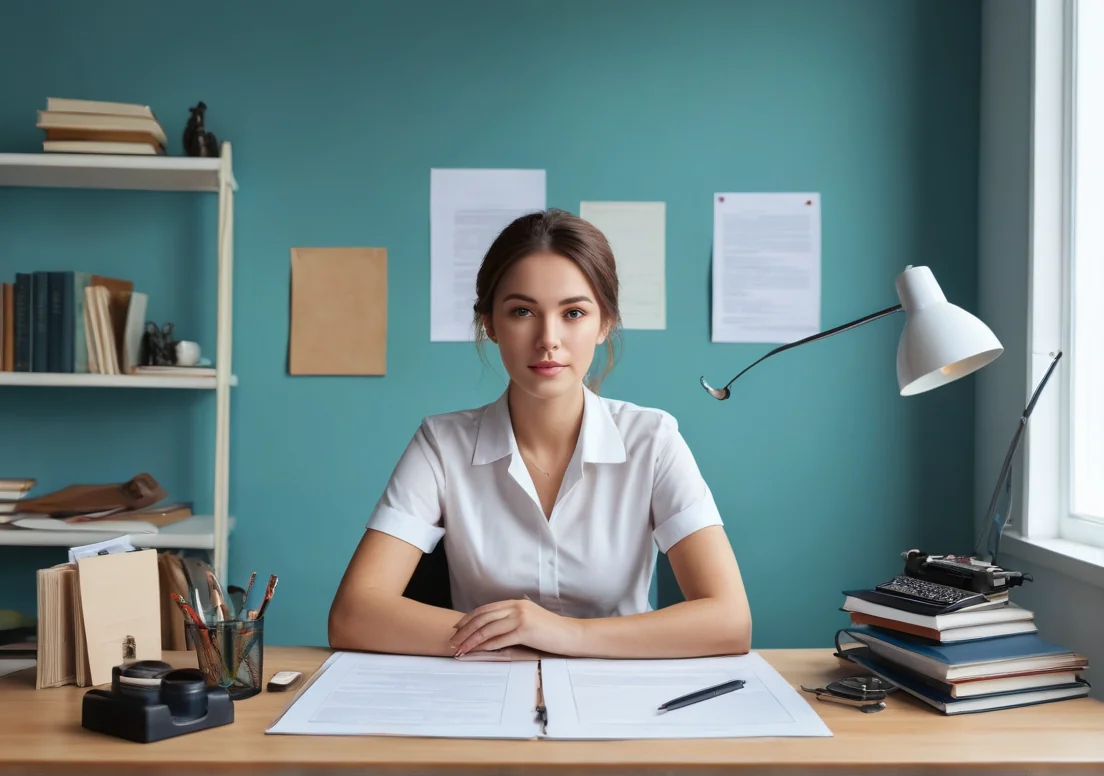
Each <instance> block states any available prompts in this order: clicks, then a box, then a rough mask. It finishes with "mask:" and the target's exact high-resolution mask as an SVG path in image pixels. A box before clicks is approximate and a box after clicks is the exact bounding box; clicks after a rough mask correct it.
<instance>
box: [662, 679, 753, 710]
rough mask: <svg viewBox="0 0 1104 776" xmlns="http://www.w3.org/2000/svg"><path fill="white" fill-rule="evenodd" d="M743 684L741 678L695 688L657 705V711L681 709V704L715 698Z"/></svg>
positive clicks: (687, 704)
mask: <svg viewBox="0 0 1104 776" xmlns="http://www.w3.org/2000/svg"><path fill="white" fill-rule="evenodd" d="M743 686H744V680H743V679H733V680H732V681H731V682H723V683H721V684H718V685H715V686H713V687H706V688H705V689H704V690H697V691H695V692H692V693H690V694H688V695H680V696H679V697H677V698H673V699H672V700H669V701H667V702H666V703H664V704H662V705H661V706H660V707H659V711H672V710H674V709H681V708H682V707H683V706H689V705H690V704H691V703H698V702H700V701H706V700H709V699H710V698H716V697H717V696H718V695H724V694H725V693H727V692H732V691H733V690H739V689H740V688H741V687H743Z"/></svg>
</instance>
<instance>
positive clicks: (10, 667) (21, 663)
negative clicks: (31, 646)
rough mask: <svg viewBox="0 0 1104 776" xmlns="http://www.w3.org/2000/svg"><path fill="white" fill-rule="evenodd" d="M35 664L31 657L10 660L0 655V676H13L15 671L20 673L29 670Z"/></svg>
mask: <svg viewBox="0 0 1104 776" xmlns="http://www.w3.org/2000/svg"><path fill="white" fill-rule="evenodd" d="M35 662H36V661H35V659H34V658H33V657H31V658H11V657H3V656H2V655H0V676H7V675H8V674H14V673H15V672H16V671H22V670H23V669H24V668H30V667H31V666H33V665H34V664H35Z"/></svg>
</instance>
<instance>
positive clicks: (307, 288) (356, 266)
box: [288, 248, 387, 375]
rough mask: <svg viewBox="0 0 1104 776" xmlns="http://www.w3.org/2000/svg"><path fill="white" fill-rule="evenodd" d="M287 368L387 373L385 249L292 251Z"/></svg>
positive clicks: (318, 372) (309, 371)
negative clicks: (289, 338) (289, 336)
mask: <svg viewBox="0 0 1104 776" xmlns="http://www.w3.org/2000/svg"><path fill="white" fill-rule="evenodd" d="M288 369H289V371H290V373H291V374H293V375H382V374H386V372H387V249H386V248H292V249H291V342H290V343H289V353H288Z"/></svg>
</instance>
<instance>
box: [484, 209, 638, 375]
mask: <svg viewBox="0 0 1104 776" xmlns="http://www.w3.org/2000/svg"><path fill="white" fill-rule="evenodd" d="M544 252H547V253H554V254H556V255H558V256H563V257H564V258H566V259H569V260H570V261H572V262H574V263H575V266H577V267H578V268H579V269H580V270H581V271H582V273H583V275H585V276H586V279H587V281H589V283H590V285H591V287H592V288H593V289H594V293H595V294H596V295H597V297H598V298H597V300H596V301H597V304H598V309H599V310H600V311H601V313H602V323H603V324H605V325H608V326H609V334H608V335H607V337H606V350H607V358H606V364H605V368H604V369H603V370H602V374H601V376H599V377H598V378H597V379H593V378H590V379H588V380H587V383H588V385H589V386H590V388H592V389H593V390H595V391H597V390H598V387H599V385H600V384H601V382H602V380H604V379H605V377H606V375H608V374H609V372H610V370H611V369H612V368H613V362H614V358H615V353H616V351H615V349H614V344H613V340H614V336H615V335H619V333H620V328H621V311H620V309H619V308H618V306H617V295H618V291H619V282H618V279H617V263H616V261H615V260H614V258H613V250H612V249H611V248H610V246H609V242H608V241H607V240H606V236H605V235H604V234H602V232H601V231H600V230H599V229H598V228H597V227H596V226H594V225H593V224H592V223H590V222H589V221H585V220H584V219H582V218H579V217H578V216H576V215H574V214H572V213H568V212H567V211H565V210H557V209H555V208H551V209H548V210H543V211H538V212H536V213H529V214H527V215H524V216H521V217H519V218H517V219H515V220H514V221H513V222H512V223H510V225H509V226H507V227H506V228H505V229H503V230H502V232H501V233H500V234H499V235H498V237H496V238H495V241H494V242H493V243H492V244H491V247H490V248H489V249H488V250H487V255H486V256H484V257H483V263H482V264H481V265H480V267H479V274H478V275H476V278H475V295H476V301H475V305H474V310H475V321H474V322H475V332H476V335H475V341H476V347H477V348H479V350H480V354H481V355H482V353H483V350H482V345H483V342H484V340H486V339H487V332H486V330H485V329H484V328H483V317H484V316H489V315H490V314H491V311H492V310H493V309H494V295H495V290H496V289H497V288H498V283H499V281H500V280H502V276H503V275H505V274H506V270H508V269H509V268H510V267H511V266H512V265H513V264H514V263H515V262H517V261H519V260H521V259H524V258H525V257H526V256H529V255H531V254H533V253H544Z"/></svg>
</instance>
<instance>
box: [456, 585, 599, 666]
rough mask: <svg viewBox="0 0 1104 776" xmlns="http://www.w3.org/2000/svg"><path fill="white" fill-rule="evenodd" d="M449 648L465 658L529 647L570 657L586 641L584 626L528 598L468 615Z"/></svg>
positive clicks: (475, 611)
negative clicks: (583, 639) (473, 652)
mask: <svg viewBox="0 0 1104 776" xmlns="http://www.w3.org/2000/svg"><path fill="white" fill-rule="evenodd" d="M453 628H455V630H456V632H455V633H454V634H453V635H452V638H450V639H449V647H451V648H452V649H454V650H456V652H455V655H454V657H461V656H463V655H465V654H467V653H469V652H471V651H472V650H479V651H481V652H482V651H487V652H493V651H495V650H500V649H504V648H506V647H515V646H520V647H529V648H530V649H533V650H537V651H539V652H550V653H553V654H557V655H569V654H572V652H574V651H576V647H577V645H578V644H579V641H580V640H581V638H582V629H583V623H582V622H581V621H580V620H577V619H574V618H571V617H563V616H561V615H559V614H555V613H554V612H550V611H548V610H547V609H545V608H543V607H542V606H539V605H537V604H535V603H533V602H532V601H530V600H529V599H528V598H523V599H519V600H510V601H496V602H495V603H492V604H486V605H485V606H480V607H479V608H478V609H474V610H472V611H471V612H469V613H468V614H465V615H464V616H463V617H461V618H460V620H459V621H458V622H457V623H456V624H455V625H454V626H453Z"/></svg>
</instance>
